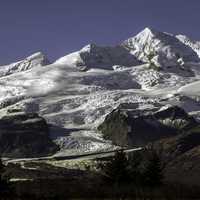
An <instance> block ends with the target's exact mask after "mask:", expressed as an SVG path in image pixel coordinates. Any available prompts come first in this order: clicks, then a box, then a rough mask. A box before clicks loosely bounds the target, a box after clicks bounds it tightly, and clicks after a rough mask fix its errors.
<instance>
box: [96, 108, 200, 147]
mask: <svg viewBox="0 0 200 200" xmlns="http://www.w3.org/2000/svg"><path fill="white" fill-rule="evenodd" d="M120 107H122V106H120ZM196 124H197V122H196V121H195V119H194V118H193V117H190V116H189V115H188V114H187V113H186V112H185V111H184V110H183V109H182V108H179V107H177V106H174V107H169V108H166V109H163V110H160V111H156V112H155V111H152V112H150V113H149V112H146V113H145V112H143V113H141V112H140V111H138V110H128V109H121V108H117V109H116V110H114V111H113V112H111V113H110V114H108V115H107V116H106V118H105V120H104V122H103V123H102V124H101V125H100V126H99V127H98V130H99V131H101V132H102V133H103V135H104V138H105V139H109V140H112V142H113V143H114V144H116V145H120V146H143V145H146V144H147V143H149V142H153V141H156V140H159V139H161V138H165V137H170V136H175V135H177V134H178V133H180V132H181V131H183V130H187V129H189V128H191V127H192V126H194V125H196Z"/></svg>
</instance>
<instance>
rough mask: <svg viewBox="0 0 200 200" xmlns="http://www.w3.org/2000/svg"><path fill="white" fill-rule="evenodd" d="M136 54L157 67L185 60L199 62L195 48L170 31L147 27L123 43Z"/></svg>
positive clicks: (176, 63) (174, 64)
mask: <svg viewBox="0 0 200 200" xmlns="http://www.w3.org/2000/svg"><path fill="white" fill-rule="evenodd" d="M122 46H124V47H126V48H127V49H128V50H129V51H130V52H131V53H132V54H133V55H134V56H136V57H137V58H138V59H139V60H141V61H143V62H152V63H153V64H154V65H155V66H157V67H173V66H177V65H180V64H182V63H183V62H184V63H185V62H190V61H193V62H199V58H198V56H197V54H196V52H194V51H193V49H191V48H189V47H188V46H186V45H185V44H183V43H182V42H180V41H179V40H178V39H177V38H176V37H174V36H173V35H171V34H169V33H164V32H159V31H156V30H154V29H149V28H145V29H144V30H143V31H142V32H140V33H139V34H137V35H136V36H134V37H132V38H129V39H128V40H126V41H124V42H123V43H122Z"/></svg>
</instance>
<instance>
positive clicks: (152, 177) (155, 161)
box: [144, 150, 164, 187]
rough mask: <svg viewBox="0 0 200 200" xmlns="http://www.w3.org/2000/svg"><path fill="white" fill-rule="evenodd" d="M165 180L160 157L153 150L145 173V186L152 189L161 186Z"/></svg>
mask: <svg viewBox="0 0 200 200" xmlns="http://www.w3.org/2000/svg"><path fill="white" fill-rule="evenodd" d="M163 179H164V176H163V167H162V163H161V160H160V157H159V156H158V154H157V152H156V151H155V150H151V152H150V154H149V157H148V158H147V165H146V167H145V171H144V184H145V185H146V186H151V187H155V186H160V185H162V183H163Z"/></svg>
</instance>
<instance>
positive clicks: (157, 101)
mask: <svg viewBox="0 0 200 200" xmlns="http://www.w3.org/2000/svg"><path fill="white" fill-rule="evenodd" d="M185 38H188V37H186V36H174V35H172V34H169V33H164V32H159V31H156V30H154V29H150V28H146V29H145V30H143V31H142V32H140V33H139V34H137V35H136V36H134V37H131V38H130V39H128V40H125V41H124V42H122V43H121V44H119V45H117V46H114V47H111V46H105V47H102V46H97V45H95V44H89V45H87V46H85V47H83V48H82V49H80V50H79V51H76V52H73V53H70V54H68V55H65V56H63V57H61V58H59V59H57V60H56V61H55V62H53V63H50V62H49V61H48V59H47V58H46V56H44V55H43V54H42V53H41V52H39V53H36V54H33V55H32V56H29V57H27V58H25V59H24V60H21V61H19V62H15V63H13V64H9V65H6V66H1V67H0V93H1V96H0V115H1V116H3V115H6V113H7V112H8V110H10V109H16V108H17V109H20V110H21V111H23V112H37V113H39V115H41V116H42V117H44V118H45V119H46V120H47V122H48V123H49V124H50V132H51V137H52V139H53V140H54V141H55V142H56V143H57V144H58V145H59V146H60V147H61V151H60V152H58V153H57V154H58V155H63V154H67V155H69V154H74V153H77V152H88V151H89V152H91V151H102V150H108V149H113V148H115V146H113V145H112V144H111V142H110V141H105V140H104V139H103V138H102V136H101V134H100V133H99V132H98V131H97V127H98V125H99V124H100V123H102V121H103V120H104V118H105V116H106V115H107V114H109V113H110V112H111V111H112V110H113V109H115V108H116V107H118V106H119V105H120V104H122V103H131V104H133V105H134V106H135V108H136V109H140V110H151V109H152V108H157V109H163V108H164V107H165V106H166V105H179V106H181V107H182V108H184V109H186V111H188V112H190V113H192V114H193V115H194V116H195V117H196V118H197V119H198V118H199V111H200V103H199V96H200V87H199V86H200V70H199V68H200V54H199V51H198V47H197V46H198V44H199V42H198V41H197V42H192V43H191V42H190V43H189V42H187V41H190V40H189V39H185ZM191 41H192V40H191Z"/></svg>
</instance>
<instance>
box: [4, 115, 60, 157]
mask: <svg viewBox="0 0 200 200" xmlns="http://www.w3.org/2000/svg"><path fill="white" fill-rule="evenodd" d="M56 150H58V148H57V146H56V145H55V144H54V143H53V142H52V141H51V140H50V138H49V130H48V125H47V123H46V121H45V119H43V118H42V117H40V116H38V114H36V113H20V112H17V113H11V114H8V115H6V116H4V117H2V118H1V119H0V153H1V155H2V156H3V157H13V158H24V157H37V156H47V155H50V154H52V153H54V152H55V151H56Z"/></svg>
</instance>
